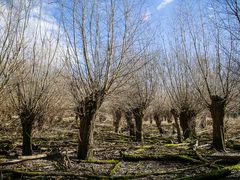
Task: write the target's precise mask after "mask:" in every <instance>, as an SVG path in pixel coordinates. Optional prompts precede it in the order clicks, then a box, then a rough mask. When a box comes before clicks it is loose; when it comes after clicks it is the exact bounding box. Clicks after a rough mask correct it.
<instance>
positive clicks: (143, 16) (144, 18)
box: [142, 10, 151, 21]
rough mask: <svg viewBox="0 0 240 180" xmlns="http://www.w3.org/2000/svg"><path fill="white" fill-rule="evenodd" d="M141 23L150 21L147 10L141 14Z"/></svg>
mask: <svg viewBox="0 0 240 180" xmlns="http://www.w3.org/2000/svg"><path fill="white" fill-rule="evenodd" d="M142 18H143V21H149V20H150V19H151V13H150V11H149V10H147V11H146V12H144V13H143V15H142Z"/></svg>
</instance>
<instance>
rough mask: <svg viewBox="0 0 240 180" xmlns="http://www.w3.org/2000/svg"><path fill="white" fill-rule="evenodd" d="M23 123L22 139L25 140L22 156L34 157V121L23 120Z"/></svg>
mask: <svg viewBox="0 0 240 180" xmlns="http://www.w3.org/2000/svg"><path fill="white" fill-rule="evenodd" d="M21 123H22V138H23V145H22V146H23V147H22V155H23V156H30V155H32V125H33V121H32V120H30V119H21Z"/></svg>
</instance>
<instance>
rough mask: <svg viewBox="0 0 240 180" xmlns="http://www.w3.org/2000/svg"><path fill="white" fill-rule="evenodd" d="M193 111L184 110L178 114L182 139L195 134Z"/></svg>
mask: <svg viewBox="0 0 240 180" xmlns="http://www.w3.org/2000/svg"><path fill="white" fill-rule="evenodd" d="M195 116H196V114H195V112H194V111H193V110H184V111H181V112H180V114H179V121H180V126H181V128H182V132H183V137H184V139H187V138H192V137H195V136H196V132H195V126H196V125H195V119H194V118H195Z"/></svg>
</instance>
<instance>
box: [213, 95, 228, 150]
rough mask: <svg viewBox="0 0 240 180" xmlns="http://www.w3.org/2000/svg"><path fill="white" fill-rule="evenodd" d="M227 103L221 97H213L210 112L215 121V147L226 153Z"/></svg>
mask: <svg viewBox="0 0 240 180" xmlns="http://www.w3.org/2000/svg"><path fill="white" fill-rule="evenodd" d="M225 106H226V101H225V100H224V99H223V98H221V97H219V96H217V95H216V96H212V97H211V105H210V112H211V116H212V119H213V147H214V148H215V149H216V150H217V151H225V133H224V129H225V125H224V115H225Z"/></svg>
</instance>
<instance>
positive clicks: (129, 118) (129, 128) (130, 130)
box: [125, 111, 135, 137]
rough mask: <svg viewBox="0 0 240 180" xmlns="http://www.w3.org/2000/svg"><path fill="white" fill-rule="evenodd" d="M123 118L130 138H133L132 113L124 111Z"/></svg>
mask: <svg viewBox="0 0 240 180" xmlns="http://www.w3.org/2000/svg"><path fill="white" fill-rule="evenodd" d="M125 118H126V121H127V126H128V130H129V133H130V136H132V137H135V127H134V123H133V120H132V112H131V111H126V112H125Z"/></svg>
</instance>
